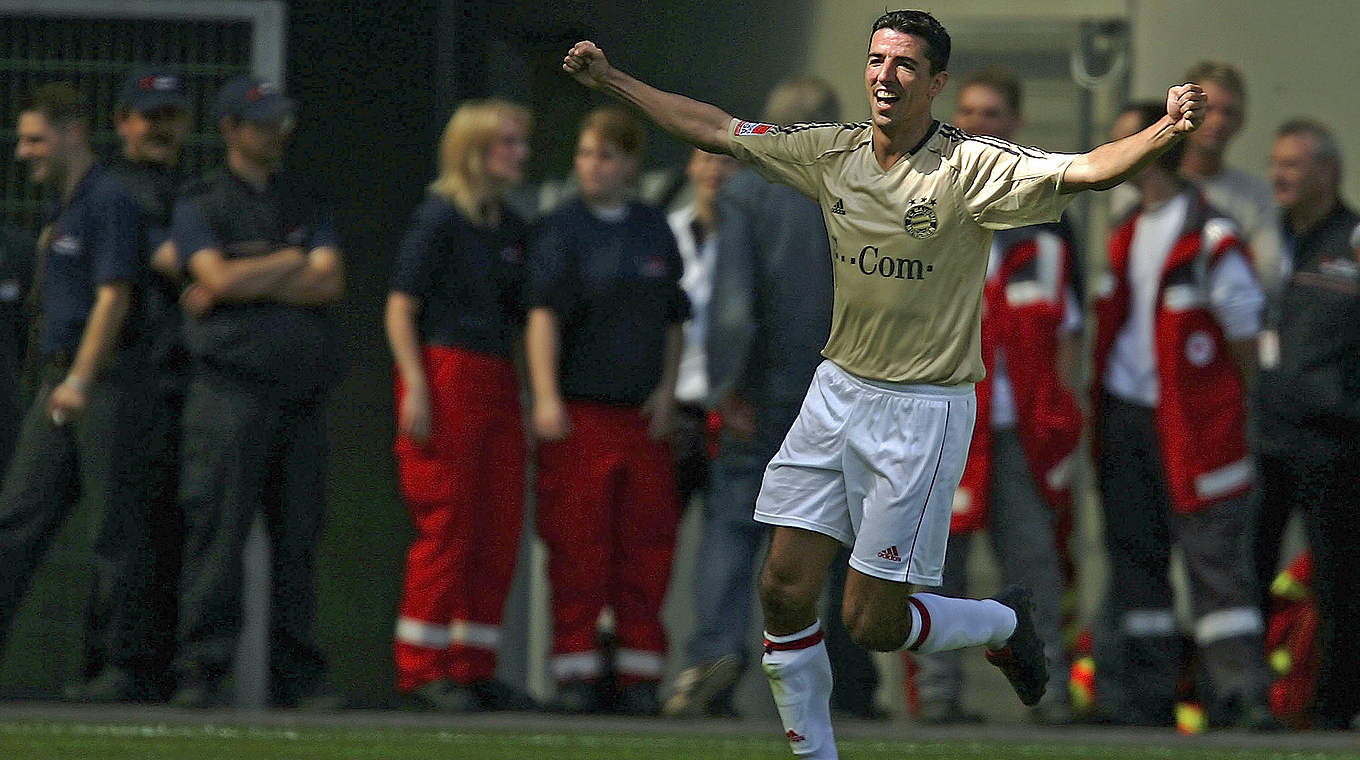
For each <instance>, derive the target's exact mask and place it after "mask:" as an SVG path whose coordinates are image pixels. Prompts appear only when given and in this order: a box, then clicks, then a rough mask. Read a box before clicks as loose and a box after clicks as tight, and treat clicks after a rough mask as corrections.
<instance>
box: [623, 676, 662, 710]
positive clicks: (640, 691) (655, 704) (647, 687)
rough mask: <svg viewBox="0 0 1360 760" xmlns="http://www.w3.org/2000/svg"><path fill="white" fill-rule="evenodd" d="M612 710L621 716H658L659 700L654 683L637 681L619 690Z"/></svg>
mask: <svg viewBox="0 0 1360 760" xmlns="http://www.w3.org/2000/svg"><path fill="white" fill-rule="evenodd" d="M614 708H615V710H616V712H618V713H619V714H621V715H644V716H649V715H659V714H660V713H661V700H660V699H659V698H658V697H657V695H656V682H655V681H638V682H637V683H634V684H629V685H628V686H625V687H623V688H622V689H619V698H618V701H617V702H616V704H615V705H614Z"/></svg>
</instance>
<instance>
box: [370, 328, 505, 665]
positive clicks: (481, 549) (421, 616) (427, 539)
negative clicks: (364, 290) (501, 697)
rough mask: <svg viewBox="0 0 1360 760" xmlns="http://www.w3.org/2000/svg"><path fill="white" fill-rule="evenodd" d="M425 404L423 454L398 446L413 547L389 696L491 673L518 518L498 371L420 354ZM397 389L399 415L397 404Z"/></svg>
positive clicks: (491, 361) (467, 358) (450, 352)
mask: <svg viewBox="0 0 1360 760" xmlns="http://www.w3.org/2000/svg"><path fill="white" fill-rule="evenodd" d="M424 358H425V372H426V377H427V378H428V381H429V384H430V394H431V396H432V400H433V415H432V420H431V426H430V439H429V441H428V442H427V443H426V445H424V446H420V445H418V444H416V443H415V442H414V441H412V440H410V439H409V438H407V437H406V436H402V435H399V436H398V437H397V441H396V446H395V451H396V456H397V470H398V475H399V478H400V482H401V491H402V495H403V496H404V497H405V499H406V507H407V509H408V510H409V511H410V513H411V522H412V524H413V525H414V527H415V531H416V536H415V540H414V541H412V542H411V548H410V550H409V551H408V552H407V555H406V580H405V583H404V585H403V588H402V599H401V609H400V612H399V617H398V618H397V627H396V644H395V649H396V652H395V655H396V671H397V690H398V691H403V692H406V691H410V690H412V689H415V688H417V687H419V686H421V685H423V684H426V683H429V682H431V681H435V680H438V679H441V678H447V679H450V680H453V681H455V682H458V683H471V682H474V681H480V680H484V679H488V678H491V677H492V676H493V675H494V674H495V672H496V652H497V650H498V648H499V644H500V624H501V615H502V612H503V608H504V607H505V598H506V595H507V594H508V593H509V590H510V580H511V578H512V577H513V575H514V572H515V557H516V555H517V552H518V549H519V537H520V526H521V523H522V521H523V516H524V430H523V426H522V422H521V418H520V409H519V391H518V389H517V386H516V377H515V370H514V367H513V365H512V364H511V363H510V362H509V361H508V360H506V359H502V358H499V357H495V356H489V355H486V354H478V353H474V352H471V351H465V350H462V349H456V348H445V347H436V346H431V347H426V348H425V350H424ZM405 390H406V389H405V388H404V387H403V385H402V383H401V379H400V377H398V378H397V383H396V392H397V408H398V409H400V408H401V400H402V398H403V397H404V396H405Z"/></svg>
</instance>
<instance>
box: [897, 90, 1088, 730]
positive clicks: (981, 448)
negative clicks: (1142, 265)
mask: <svg viewBox="0 0 1360 760" xmlns="http://www.w3.org/2000/svg"><path fill="white" fill-rule="evenodd" d="M1020 104H1021V88H1020V82H1019V81H1018V80H1017V79H1016V78H1015V77H1014V76H1012V75H1010V74H1009V73H1007V72H1004V71H1000V70H983V71H979V72H977V73H975V74H972V75H970V76H969V77H967V78H965V79H964V80H963V83H962V84H961V85H960V86H959V99H958V105H957V108H956V110H955V112H954V120H953V121H954V124H956V125H957V126H958V127H959V128H960V129H962V130H964V131H965V132H968V133H970V134H973V135H977V136H980V137H982V138H986V137H995V138H1000V139H1002V140H1005V141H1008V142H1009V141H1011V140H1013V139H1014V137H1015V135H1016V133H1017V132H1018V131H1019V130H1020V127H1021V125H1022V124H1023V118H1024V117H1023V114H1022V111H1021V105H1020ZM1073 258H1074V255H1073V245H1072V240H1071V237H1070V236H1069V235H1068V227H1067V226H1066V225H1064V224H1061V223H1051V224H1041V225H1034V226H1031V227H1020V228H1018V229H1014V230H1006V231H1002V232H998V233H996V235H995V236H993V238H992V247H991V254H990V256H989V259H988V265H987V283H986V286H985V289H984V293H983V299H984V303H985V304H986V306H985V307H984V309H983V314H982V357H983V363H984V364H985V365H986V367H987V377H986V378H984V379H983V380H982V382H980V383H978V384H977V386H976V392H977V396H978V413H977V422H976V424H975V425H974V427H973V440H972V444H971V446H970V447H969V451H968V464H967V465H966V466H965V467H964V471H963V479H962V481H961V483H960V485H959V489H958V491H957V492H956V494H955V497H954V511H953V516H952V520H951V523H950V535H949V548H948V550H947V551H946V554H945V557H946V559H945V565H944V584H943V585H942V586H941V587H940V588H941V591H940V593H943V594H945V595H947V596H963V595H964V594H965V593H967V590H968V575H967V565H968V555H969V549H970V547H971V546H972V536H973V533H974V531H977V530H980V529H982V528H986V529H987V535H988V538H989V539H990V541H991V548H992V552H993V554H994V555H995V557H996V561H997V564H998V565H999V566H1000V568H1001V577H1002V580H1003V581H1004V582H1006V583H1018V584H1021V585H1023V586H1025V587H1027V588H1029V589H1031V590H1033V592H1034V607H1035V615H1034V624H1035V627H1036V628H1037V630H1038V632H1039V638H1040V639H1041V640H1042V641H1043V644H1044V655H1045V657H1046V658H1047V659H1048V674H1049V684H1048V690H1047V692H1046V693H1045V695H1044V699H1043V700H1042V701H1041V702H1040V703H1039V704H1037V705H1035V706H1033V707H1031V708H1030V710H1029V713H1030V717H1031V719H1032V720H1034V721H1035V722H1038V723H1068V722H1070V721H1071V710H1070V708H1069V707H1068V701H1069V700H1068V696H1067V692H1068V690H1067V688H1066V681H1067V670H1068V668H1067V657H1066V654H1065V652H1064V649H1063V639H1062V627H1061V626H1062V594H1063V587H1064V579H1063V573H1062V568H1061V562H1060V550H1059V544H1058V542H1057V540H1056V535H1055V527H1056V525H1057V522H1058V517H1059V515H1062V514H1065V513H1067V512H1068V511H1070V509H1071V477H1072V474H1073V468H1074V464H1073V456H1074V455H1075V454H1076V450H1077V446H1078V445H1079V441H1080V438H1081V430H1082V411H1081V407H1080V406H1079V405H1078V404H1077V400H1076V396H1075V393H1074V390H1073V386H1074V384H1075V375H1076V371H1077V356H1078V352H1079V351H1080V336H1081V329H1082V315H1081V307H1080V306H1079V304H1078V301H1077V295H1076V287H1075V286H1074V284H1073V265H1072V262H1073ZM917 662H918V664H919V665H920V674H919V680H918V686H919V689H920V694H921V718H922V719H923V720H925V721H926V722H928V723H967V722H977V721H980V720H982V719H983V717H984V716H982V715H980V714H977V713H971V712H968V711H966V710H964V709H963V706H962V697H963V658H962V657H961V656H960V653H959V652H958V651H951V652H939V653H937V654H932V655H925V656H921V657H919V658H918V660H917Z"/></svg>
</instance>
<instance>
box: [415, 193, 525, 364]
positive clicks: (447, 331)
mask: <svg viewBox="0 0 1360 760" xmlns="http://www.w3.org/2000/svg"><path fill="white" fill-rule="evenodd" d="M527 241H528V228H527V227H526V225H525V224H524V222H523V221H522V220H521V219H520V218H519V217H517V216H515V215H514V214H512V213H510V211H509V210H508V209H507V210H505V211H504V213H503V217H502V219H501V223H500V224H499V225H497V226H496V227H494V228H487V227H478V226H476V225H474V224H472V223H471V222H469V221H468V220H467V219H466V218H464V217H463V215H462V214H461V213H459V211H458V209H457V208H456V207H454V206H453V205H452V204H451V203H449V202H448V201H447V200H445V199H443V198H441V197H439V196H437V195H430V196H428V197H427V198H425V200H424V202H422V203H421V204H420V206H419V207H418V208H416V210H415V213H414V215H413V216H412V219H411V226H410V227H409V228H408V229H407V231H406V236H405V237H404V238H402V241H401V247H400V248H399V249H398V250H397V266H396V271H395V272H394V273H393V276H392V286H391V288H392V290H393V291H396V292H400V293H405V294H407V295H411V296H415V297H416V298H419V299H420V300H421V311H420V318H419V322H418V327H419V329H420V336H421V339H422V341H423V342H425V343H427V344H434V345H440V346H456V347H459V348H465V349H468V350H470V351H477V352H480V353H486V354H494V355H496V356H503V357H506V358H509V356H510V351H511V347H512V346H513V344H514V337H515V331H516V328H517V327H518V326H519V325H520V324H521V323H522V322H523V319H524V306H523V301H522V299H521V290H522V288H523V283H524V257H525V253H526V251H525V246H526V244H527Z"/></svg>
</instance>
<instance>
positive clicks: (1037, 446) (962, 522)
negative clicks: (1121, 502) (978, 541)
mask: <svg viewBox="0 0 1360 760" xmlns="http://www.w3.org/2000/svg"><path fill="white" fill-rule="evenodd" d="M1015 232H1016V233H1018V234H1012V235H1007V234H1006V233H998V243H999V244H1000V245H1002V246H1003V251H1004V252H1003V254H1002V258H1001V263H1000V266H999V267H998V269H997V271H996V272H995V274H994V275H993V276H992V277H990V278H988V280H987V284H986V287H985V288H984V290H983V316H982V362H983V365H984V366H985V367H986V368H987V377H986V378H985V379H984V380H983V381H982V382H980V383H978V384H977V386H976V389H975V390H976V394H977V422H976V423H975V424H974V425H973V440H972V443H971V445H970V447H969V450H968V462H967V464H966V465H965V467H964V470H963V478H962V480H961V481H960V483H959V488H958V491H956V492H955V495H954V514H953V518H952V520H951V521H950V526H949V529H950V532H952V533H967V532H970V531H975V530H978V529H979V528H982V527H985V526H986V524H987V514H988V509H989V506H990V505H989V495H990V491H991V489H990V484H991V476H992V456H991V450H992V449H991V437H992V425H991V399H992V383H991V377H992V371H993V365H994V364H995V361H996V352H997V349H1001V350H1002V351H1004V352H1005V357H1006V371H1007V375H1008V376H1009V378H1010V383H1011V391H1012V395H1013V396H1014V398H1015V408H1016V433H1017V435H1019V437H1020V444H1021V446H1022V447H1023V448H1024V451H1025V459H1026V461H1027V463H1028V464H1029V469H1030V473H1031V474H1032V475H1033V476H1034V482H1035V483H1036V484H1037V485H1038V486H1039V489H1040V491H1041V492H1042V493H1043V495H1044V498H1045V500H1046V501H1047V502H1048V504H1049V505H1050V506H1051V507H1053V508H1054V509H1055V510H1058V511H1060V512H1061V511H1062V510H1063V509H1065V508H1066V507H1067V506H1068V505H1069V504H1070V503H1071V474H1072V466H1073V465H1072V457H1073V455H1074V453H1075V452H1076V449H1077V446H1078V444H1079V440H1080V438H1081V429H1082V415H1081V408H1080V407H1079V406H1078V405H1077V400H1076V398H1075V397H1074V396H1073V394H1072V392H1071V391H1069V390H1068V389H1067V387H1066V386H1064V385H1063V383H1062V381H1061V379H1060V378H1059V376H1058V363H1057V360H1058V340H1059V337H1060V335H1059V331H1060V329H1061V326H1062V320H1063V312H1064V310H1065V307H1066V297H1067V296H1066V294H1067V289H1068V283H1069V281H1070V265H1071V247H1070V246H1069V245H1068V243H1067V241H1066V240H1065V239H1064V238H1063V237H1062V236H1061V235H1058V234H1056V233H1055V232H1052V231H1050V230H1046V229H1045V228H1043V227H1038V228H1035V227H1027V228H1023V229H1021V230H1017V231H1015Z"/></svg>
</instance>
